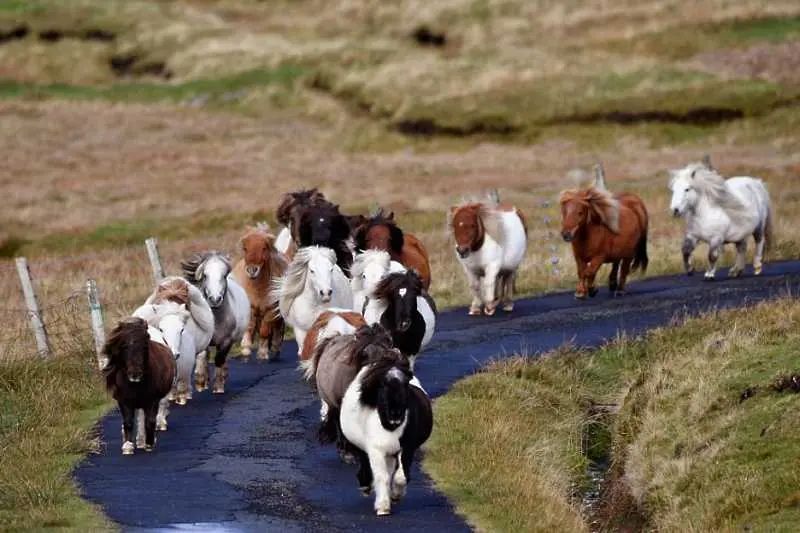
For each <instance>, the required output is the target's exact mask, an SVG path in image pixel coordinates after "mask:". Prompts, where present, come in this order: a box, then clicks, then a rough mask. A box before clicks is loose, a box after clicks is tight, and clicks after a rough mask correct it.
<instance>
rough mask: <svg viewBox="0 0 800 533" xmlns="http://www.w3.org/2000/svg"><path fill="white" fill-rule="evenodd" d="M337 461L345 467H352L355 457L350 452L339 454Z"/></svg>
mask: <svg viewBox="0 0 800 533" xmlns="http://www.w3.org/2000/svg"><path fill="white" fill-rule="evenodd" d="M339 459H341V460H342V462H343V463H344V464H346V465H352V464H355V462H356V456H355V455H353V454H352V453H350V452H339Z"/></svg>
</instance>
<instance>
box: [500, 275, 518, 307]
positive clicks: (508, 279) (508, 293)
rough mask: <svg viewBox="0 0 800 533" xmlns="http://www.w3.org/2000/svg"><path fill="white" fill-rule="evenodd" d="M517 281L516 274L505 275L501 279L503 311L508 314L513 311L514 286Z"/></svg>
mask: <svg viewBox="0 0 800 533" xmlns="http://www.w3.org/2000/svg"><path fill="white" fill-rule="evenodd" d="M516 279H517V272H516V271H514V272H511V273H509V274H506V275H505V276H504V278H503V281H504V283H503V300H502V305H503V311H505V312H506V313H510V312H511V311H513V310H514V285H515V283H516Z"/></svg>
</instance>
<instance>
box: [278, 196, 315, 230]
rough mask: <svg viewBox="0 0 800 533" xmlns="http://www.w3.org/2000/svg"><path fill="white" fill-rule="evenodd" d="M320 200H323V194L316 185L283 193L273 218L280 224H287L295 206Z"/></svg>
mask: <svg viewBox="0 0 800 533" xmlns="http://www.w3.org/2000/svg"><path fill="white" fill-rule="evenodd" d="M320 201H325V195H324V194H322V193H321V192H319V190H317V188H316V187H314V188H313V189H301V190H299V191H294V192H287V193H284V194H283V196H282V197H281V201H280V203H279V204H278V208H277V209H276V210H275V219H276V220H277V221H278V222H279V223H280V224H283V225H284V226H288V225H289V222H291V220H292V211H293V210H294V208H295V207H300V206H306V205H310V204H313V203H316V202H320Z"/></svg>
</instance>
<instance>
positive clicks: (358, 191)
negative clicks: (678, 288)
mask: <svg viewBox="0 0 800 533" xmlns="http://www.w3.org/2000/svg"><path fill="white" fill-rule="evenodd" d="M798 57H800V6H798V4H797V2H793V1H788V0H785V1H774V2H769V3H768V4H764V3H762V2H755V1H753V0H744V1H733V0H713V1H712V2H706V3H704V4H702V5H699V4H696V3H695V2H689V1H686V0H644V1H638V2H633V1H629V0H615V1H614V2H596V1H585V0H584V1H581V2H578V1H575V0H564V1H563V2H560V3H557V4H553V3H552V2H542V1H532V2H528V1H522V0H447V1H444V2H436V3H431V2H420V1H418V0H406V1H403V2H391V3H385V2H375V1H367V0H339V1H336V2H329V1H326V2H323V1H321V0H304V1H294V0H292V1H289V0H277V1H270V2H261V1H257V0H224V1H223V0H6V1H4V2H0V143H1V144H2V146H3V148H4V149H3V162H4V172H3V173H2V174H1V175H0V195H2V197H3V198H4V200H5V202H4V207H3V209H0V301H2V302H3V303H2V304H0V319H2V320H3V323H4V325H5V327H4V328H3V329H2V331H0V361H4V362H5V361H19V360H21V359H27V358H28V357H29V356H30V355H31V353H32V351H33V346H34V344H33V339H32V336H31V335H30V333H29V331H28V328H27V323H26V320H27V317H26V312H25V310H24V305H23V300H22V295H21V291H20V290H19V286H18V282H17V279H16V273H15V270H14V264H13V261H12V258H13V257H14V256H18V255H25V256H26V257H28V259H29V262H30V264H31V270H32V273H33V277H34V279H35V281H36V286H37V290H38V293H39V299H40V303H41V305H42V307H43V310H44V318H45V322H46V323H47V326H48V328H49V332H50V334H51V336H52V337H53V339H54V345H55V351H56V354H57V356H59V357H74V356H75V354H77V353H84V354H86V353H89V352H90V349H89V346H90V343H91V340H90V336H89V329H88V313H87V312H86V310H85V309H84V307H85V306H84V305H83V302H84V300H83V298H84V287H85V282H86V279H87V278H89V277H91V278H94V279H96V280H97V282H98V286H99V289H100V296H101V300H102V303H103V306H104V312H105V317H106V323H107V324H112V323H113V322H114V321H115V320H117V319H118V318H119V317H121V316H124V315H126V314H129V313H130V312H131V310H132V309H134V308H135V307H136V306H137V305H138V304H139V303H140V302H141V301H142V300H143V299H144V298H145V296H146V294H147V293H148V291H149V289H150V286H151V275H150V270H149V265H148V263H147V256H146V254H145V250H144V246H143V241H144V239H146V238H147V237H150V236H155V237H158V238H159V243H160V250H161V254H162V259H163V262H164V266H165V268H166V270H167V273H168V274H170V273H177V267H178V263H179V260H180V259H181V258H182V257H184V256H186V255H187V254H190V253H192V252H195V251H200V250H203V249H207V248H216V249H220V250H223V251H226V252H229V253H231V254H232V255H234V256H235V255H236V253H237V250H236V243H237V240H238V237H239V236H240V235H241V233H242V232H243V229H244V226H245V225H246V224H248V223H252V222H254V221H257V220H262V219H265V220H268V221H272V216H273V212H274V209H275V207H276V204H277V201H278V197H279V195H280V193H282V192H285V191H290V190H294V189H297V188H300V187H311V186H319V187H320V188H321V189H322V190H323V191H324V192H325V193H326V194H327V195H328V196H329V197H330V198H332V199H333V200H334V201H336V202H338V203H340V204H341V206H342V209H343V210H344V211H345V212H347V213H355V212H362V213H363V212H366V211H368V210H369V209H371V208H374V207H377V206H379V205H380V206H384V207H387V208H390V209H393V210H395V212H396V213H397V215H398V219H399V221H400V223H401V225H402V227H404V229H406V230H408V231H412V232H414V233H415V234H417V235H418V236H419V237H420V238H421V239H422V240H423V242H424V243H425V244H426V246H427V248H428V249H429V251H430V252H431V260H432V267H433V284H432V293H433V295H434V297H435V299H436V301H437V303H438V304H439V307H441V308H445V307H448V306H453V305H458V304H465V303H467V301H468V296H467V286H466V282H465V280H464V279H463V274H462V273H461V271H460V268H459V267H458V265H457V264H456V260H455V257H454V254H453V253H452V250H451V242H450V240H449V237H448V234H447V231H446V228H445V218H446V216H445V213H446V206H448V205H450V204H452V203H455V202H457V201H458V200H460V199H461V197H462V195H480V194H483V193H484V192H485V191H486V190H487V189H490V188H499V190H500V194H501V197H502V198H503V199H504V200H509V201H513V202H514V203H516V204H517V205H518V206H520V207H521V208H522V209H523V211H524V212H525V213H526V214H527V215H528V218H529V221H530V226H531V232H530V240H529V251H528V253H527V256H526V259H525V261H524V263H523V265H522V268H521V272H520V279H519V283H518V286H519V289H520V290H521V292H522V293H524V294H533V293H538V292H542V291H548V290H554V289H560V288H569V287H572V286H573V285H574V283H575V275H574V264H573V260H572V257H571V252H570V249H569V248H568V247H567V246H566V245H565V244H564V243H562V242H561V241H560V240H559V239H558V233H559V231H558V226H559V220H558V219H559V213H558V210H557V205H556V204H557V203H556V198H557V196H558V193H559V191H561V190H562V189H564V188H567V187H572V186H574V185H576V184H578V183H580V182H585V181H587V180H588V179H589V178H590V176H589V174H588V171H589V170H590V168H591V166H592V165H593V164H594V163H595V162H596V161H598V160H600V161H602V162H603V163H604V165H605V168H606V172H607V176H608V182H609V186H610V187H611V188H612V189H613V190H617V191H619V190H623V189H626V190H631V191H633V192H637V193H640V194H642V195H643V197H644V198H645V201H646V203H647V205H648V208H649V210H650V213H651V216H652V224H651V238H650V257H651V267H650V271H649V272H648V274H649V275H653V274H661V273H667V272H675V271H677V270H679V268H680V252H679V247H680V243H681V240H682V224H681V223H680V222H679V221H676V220H673V219H672V218H671V217H669V214H668V212H667V211H668V210H667V204H668V195H667V192H668V191H667V187H666V184H667V173H666V170H667V169H669V168H676V167H679V166H683V165H684V164H686V163H687V162H689V161H693V160H699V159H700V158H701V157H702V155H703V154H705V153H710V154H711V157H712V159H713V161H714V163H715V165H716V166H717V167H718V168H720V169H721V170H722V171H723V173H725V174H728V175H732V174H751V175H756V176H759V177H762V178H764V179H765V180H766V181H767V184H768V187H769V189H770V191H771V194H772V196H773V199H774V201H775V204H776V207H775V210H776V230H777V243H776V246H775V249H774V250H773V254H772V257H773V258H777V257H797V255H798V253H800V241H798V240H797V238H796V237H795V232H794V231H792V228H793V227H794V226H795V225H796V224H797V222H798V220H799V219H798V217H800V215H798V213H800V182H798V180H797V179H796V178H797V176H798V171H800V156H798V152H797V150H796V148H797V146H798V145H800V106H799V105H798V104H800V75H798V73H799V72H800V68H798V67H800V65H798V60H797V58H798ZM702 253H704V250H698V252H697V254H698V255H701V254H702ZM730 259H731V257H730V255H729V256H728V257H727V258H726V261H728V262H729V261H730ZM3 364H4V363H3Z"/></svg>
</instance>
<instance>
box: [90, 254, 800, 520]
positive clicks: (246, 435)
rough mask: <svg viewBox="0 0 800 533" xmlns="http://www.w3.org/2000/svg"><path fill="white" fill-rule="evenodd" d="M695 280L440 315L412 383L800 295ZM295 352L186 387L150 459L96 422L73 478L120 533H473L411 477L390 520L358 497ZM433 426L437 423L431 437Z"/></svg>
mask: <svg viewBox="0 0 800 533" xmlns="http://www.w3.org/2000/svg"><path fill="white" fill-rule="evenodd" d="M749 272H750V271H749V270H748V276H747V277H743V278H739V279H730V280H728V279H725V278H724V276H725V274H726V272H725V271H722V272H720V273H719V274H718V279H719V281H716V282H704V281H703V280H702V274H701V275H695V276H694V277H692V278H688V277H686V276H668V277H660V278H653V279H648V280H644V281H641V282H636V281H634V282H633V283H632V284H630V285H629V291H630V292H629V294H628V295H626V296H624V297H622V298H610V297H609V295H608V291H607V289H602V290H601V292H600V294H599V295H598V296H597V297H596V298H594V299H592V300H589V301H584V302H577V301H575V300H574V299H573V298H572V294H571V293H559V294H552V295H548V296H542V297H538V298H530V299H526V300H521V301H519V302H517V307H516V309H515V310H514V312H513V313H511V314H504V313H500V312H498V315H496V316H494V317H468V316H467V315H466V312H465V310H463V309H458V310H454V311H449V312H446V313H442V314H441V315H440V317H439V322H438V324H437V331H436V335H435V337H434V341H433V342H432V343H431V345H430V346H429V347H428V349H427V350H426V353H424V354H423V355H422V356H420V358H419V359H418V361H417V375H418V376H419V378H420V380H421V381H422V383H423V385H424V387H425V388H426V390H427V391H428V392H429V393H430V394H431V395H432V396H438V395H440V394H443V393H444V392H445V391H446V390H447V389H448V387H450V386H451V385H452V384H453V382H455V381H456V380H458V379H459V378H462V377H464V376H466V375H469V374H471V373H474V372H475V371H476V370H477V369H479V368H481V367H482V366H483V365H484V364H485V363H486V362H487V361H489V360H490V359H493V358H497V357H502V356H504V355H510V354H513V353H517V352H519V351H521V350H524V351H525V352H527V353H529V354H535V353H541V352H543V351H546V350H550V349H552V348H555V347H557V346H559V345H561V344H562V343H564V342H567V341H571V342H573V343H575V344H577V345H582V346H597V345H599V344H601V343H603V342H605V341H606V340H609V339H612V338H613V337H615V336H616V335H617V334H618V333H619V332H625V333H627V334H633V335H635V334H638V333H641V332H643V331H645V330H647V329H650V328H653V327H657V326H662V325H665V324H667V323H669V321H670V320H671V319H672V318H673V317H674V316H675V315H676V314H682V313H687V314H694V313H697V312H699V311H703V310H707V309H711V308H715V307H717V308H726V307H733V306H741V305H745V304H749V303H754V302H757V301H761V300H764V299H768V298H775V297H778V296H782V295H786V294H797V290H798V288H800V262H798V261H791V262H776V263H771V264H768V265H767V266H766V268H765V269H764V274H763V275H762V276H760V277H758V278H756V277H752V276H750V275H749ZM296 360H297V356H296V345H295V344H294V343H293V342H291V343H289V342H287V343H286V344H285V345H284V351H283V356H282V359H281V360H280V361H278V362H273V363H263V362H255V361H251V362H249V363H241V362H238V361H234V362H232V363H231V370H230V378H229V381H228V388H227V393H226V394H225V395H224V396H212V395H211V394H210V393H209V392H204V393H201V394H198V393H195V396H194V400H192V401H191V402H189V404H188V405H187V406H186V407H179V406H174V407H173V408H172V412H171V414H170V417H169V431H167V432H166V433H161V434H160V435H159V439H158V443H157V446H156V449H155V451H154V452H153V453H150V454H148V453H144V452H139V451H137V453H136V455H134V456H133V457H122V456H121V454H120V445H121V442H120V429H119V428H120V418H119V413H118V412H117V411H116V410H115V411H113V412H112V413H111V414H109V415H108V416H107V417H106V418H105V419H104V420H103V421H102V427H101V428H100V431H101V437H102V441H103V443H105V448H104V450H103V453H102V454H99V455H92V456H89V457H88V458H87V459H86V460H84V461H83V462H82V463H81V464H80V465H79V467H78V469H77V470H76V472H75V476H76V478H77V480H78V482H79V484H80V486H81V488H82V490H83V493H84V495H85V497H86V498H88V499H89V500H91V501H92V502H96V503H97V504H99V505H101V506H102V507H103V509H104V510H105V512H106V513H107V514H108V516H109V517H110V518H111V519H112V520H114V521H116V522H118V523H119V524H121V526H122V529H123V531H126V532H131V533H154V532H168V531H196V532H200V531H209V532H210V531H216V532H220V533H244V532H247V533H249V532H260V533H264V532H271V531H275V532H281V533H295V532H297V533H300V532H326V533H327V532H347V533H355V532H380V533H391V532H395V531H396V532H403V533H407V532H408V531H414V532H416V533H426V532H430V533H434V532H435V533H451V532H461V531H470V528H469V527H468V526H467V525H466V523H465V522H464V521H463V520H462V519H461V518H459V517H458V516H456V515H455V514H454V511H453V508H452V506H451V504H450V503H449V502H448V501H447V500H446V498H444V497H443V496H442V495H440V494H438V493H437V492H436V491H435V490H434V489H433V488H432V486H431V483H430V481H429V480H428V479H427V478H426V477H425V476H424V475H423V474H422V473H421V472H420V471H419V468H418V465H416V464H415V472H414V475H413V476H412V478H411V482H410V485H409V491H408V495H407V497H406V498H405V499H404V500H403V501H402V502H401V503H400V504H398V505H396V506H393V509H392V511H393V514H392V515H391V516H390V517H388V518H387V517H384V518H377V517H375V516H374V514H373V512H372V501H373V500H372V498H368V499H367V498H364V497H362V496H361V495H360V493H359V491H358V487H357V483H356V478H355V472H356V467H355V466H354V465H344V464H342V463H341V462H340V461H339V457H338V455H337V454H336V451H335V449H334V447H333V446H325V447H323V446H320V445H319V444H317V442H316V439H315V435H316V428H317V426H316V424H317V419H318V418H317V417H318V404H317V402H316V400H315V397H314V393H313V391H312V389H311V387H310V386H309V385H308V384H306V383H304V382H303V381H302V380H301V378H300V374H299V372H298V371H297V370H296ZM434 430H435V429H434Z"/></svg>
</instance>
